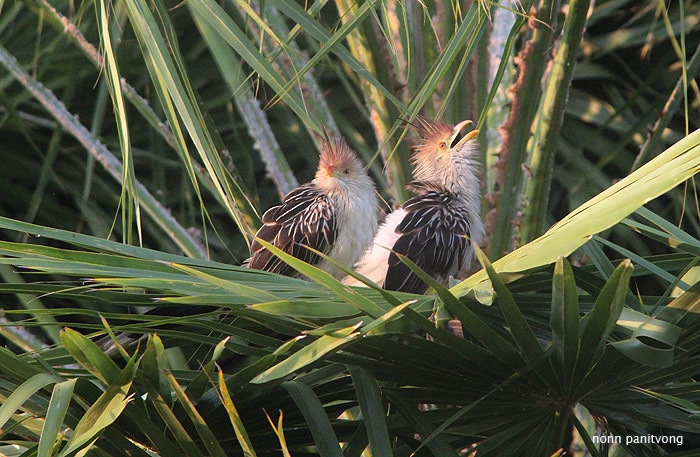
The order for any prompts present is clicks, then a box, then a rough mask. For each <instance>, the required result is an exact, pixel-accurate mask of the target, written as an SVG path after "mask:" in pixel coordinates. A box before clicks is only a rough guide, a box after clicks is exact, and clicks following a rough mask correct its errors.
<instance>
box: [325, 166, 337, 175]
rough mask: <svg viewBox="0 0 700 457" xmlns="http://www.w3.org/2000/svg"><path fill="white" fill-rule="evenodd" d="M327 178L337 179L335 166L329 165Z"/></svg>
mask: <svg viewBox="0 0 700 457" xmlns="http://www.w3.org/2000/svg"><path fill="white" fill-rule="evenodd" d="M326 176H328V177H330V178H333V177H335V167H334V166H333V165H328V166H327V167H326Z"/></svg>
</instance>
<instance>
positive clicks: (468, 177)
mask: <svg viewBox="0 0 700 457" xmlns="http://www.w3.org/2000/svg"><path fill="white" fill-rule="evenodd" d="M415 182H418V183H420V184H421V187H426V188H429V189H430V190H434V191H438V192H445V193H450V194H452V195H454V196H455V197H456V198H458V199H460V200H466V201H479V195H480V192H481V183H480V182H479V178H478V177H477V170H476V168H475V166H474V164H473V163H471V162H470V161H469V160H468V159H466V158H457V159H456V160H455V161H454V162H452V163H451V164H450V166H445V167H439V166H433V167H430V168H428V167H426V168H420V167H419V168H418V169H417V170H416V173H415Z"/></svg>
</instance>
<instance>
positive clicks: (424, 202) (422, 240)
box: [384, 191, 472, 294]
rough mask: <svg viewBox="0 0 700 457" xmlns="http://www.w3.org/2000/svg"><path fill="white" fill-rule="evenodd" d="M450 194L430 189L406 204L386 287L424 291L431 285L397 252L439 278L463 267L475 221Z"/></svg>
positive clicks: (399, 225) (388, 270)
mask: <svg viewBox="0 0 700 457" xmlns="http://www.w3.org/2000/svg"><path fill="white" fill-rule="evenodd" d="M453 200H454V196H453V195H451V194H449V193H443V192H438V191H428V192H426V193H423V194H422V195H419V196H417V197H414V198H412V199H410V200H408V201H406V203H404V204H403V206H402V208H403V209H404V210H406V211H407V214H406V216H405V217H404V218H403V220H402V221H401V222H400V223H399V224H398V226H397V227H396V233H397V234H400V236H399V238H398V239H397V241H396V243H395V244H394V246H393V248H392V252H391V254H390V255H389V262H388V269H387V273H386V277H385V280H384V288H385V289H388V290H397V291H403V292H413V293H418V294H422V293H425V292H426V291H427V290H428V285H427V284H426V283H425V282H424V281H423V280H421V279H420V278H419V277H418V275H416V274H415V273H413V272H412V271H411V269H410V268H409V267H408V266H406V264H404V263H403V262H402V261H401V260H400V259H399V257H398V256H397V254H402V255H404V256H406V257H408V258H409V259H410V260H411V261H412V262H413V263H415V264H416V265H417V266H418V267H420V268H421V269H422V270H423V271H425V272H426V273H428V274H429V275H430V276H431V277H432V278H434V279H436V280H438V281H444V280H446V279H447V277H448V276H450V275H454V274H456V273H457V271H459V269H460V268H461V267H462V266H463V264H464V261H465V258H466V255H467V252H468V250H469V247H470V244H471V241H470V239H469V238H468V236H469V230H470V226H471V225H472V221H471V218H470V215H469V213H468V212H467V211H465V209H464V208H463V207H461V206H460V205H453V204H451V203H452V201H453Z"/></svg>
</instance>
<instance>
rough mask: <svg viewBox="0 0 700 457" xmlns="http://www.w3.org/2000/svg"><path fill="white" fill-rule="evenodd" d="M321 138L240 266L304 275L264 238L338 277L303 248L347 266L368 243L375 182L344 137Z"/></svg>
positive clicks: (106, 347)
mask: <svg viewBox="0 0 700 457" xmlns="http://www.w3.org/2000/svg"><path fill="white" fill-rule="evenodd" d="M320 142H321V154H320V158H319V165H318V169H317V170H316V174H315V177H314V179H313V180H312V181H311V182H309V183H306V184H303V185H301V186H299V187H298V188H296V189H294V190H292V191H291V192H289V193H288V194H287V195H286V196H285V197H284V198H283V199H282V203H281V204H280V205H277V206H274V207H272V208H270V209H268V210H267V211H266V212H265V213H264V214H263V217H262V222H263V225H262V227H260V229H259V230H258V231H257V234H256V235H255V240H254V241H253V243H252V244H251V255H250V257H249V258H248V259H247V260H245V261H244V262H243V266H245V267H248V268H253V269H257V270H264V271H268V272H273V273H278V274H281V275H285V276H292V277H299V278H302V279H304V277H303V276H302V275H301V274H300V273H298V272H297V271H296V270H295V269H294V268H292V267H291V266H290V265H288V264H287V263H286V262H284V261H282V259H280V258H279V257H277V256H276V255H274V254H273V253H272V252H271V251H270V250H268V249H267V248H266V247H264V246H263V245H262V244H261V243H260V242H259V241H258V240H265V241H267V242H268V243H270V244H272V245H273V246H275V247H277V248H279V249H281V250H282V251H284V252H287V253H288V254H291V255H292V256H294V257H296V258H298V259H300V260H303V261H305V262H307V263H309V264H312V265H315V266H316V267H318V268H319V269H321V270H323V271H326V272H327V273H329V274H331V275H332V276H334V277H336V278H337V279H342V277H343V276H344V275H345V272H344V271H343V270H342V269H341V268H338V267H337V266H335V265H334V264H333V263H331V262H329V261H327V260H325V259H323V258H322V257H321V256H320V255H318V254H317V253H315V252H313V251H311V250H309V249H307V248H313V249H314V250H316V251H319V252H322V253H323V254H325V255H327V256H328V257H329V258H331V259H333V261H335V262H337V263H338V264H340V265H343V266H344V267H346V268H348V269H350V268H352V266H353V264H354V263H355V262H356V261H357V259H358V258H359V256H360V255H361V254H362V253H363V252H364V251H365V249H366V248H367V247H368V246H369V245H370V244H371V243H372V239H373V238H374V235H375V232H376V231H377V225H378V224H377V215H378V211H379V202H378V198H377V193H376V191H375V187H374V182H373V181H372V179H371V178H370V177H369V175H368V174H367V171H366V170H365V167H364V166H363V165H362V162H361V161H360V159H359V158H358V157H357V155H356V154H355V152H354V151H353V150H352V149H350V147H349V146H348V144H347V143H346V142H345V140H344V139H343V138H342V137H339V136H335V135H332V134H330V133H329V132H325V131H324V135H323V137H322V138H321V141H320ZM216 309H217V307H216V306H213V305H199V306H187V307H168V308H165V309H160V308H159V309H156V310H153V311H152V312H149V313H148V314H158V315H167V316H186V315H196V314H202V313H206V312H211V311H215V310H216ZM143 337H144V335H138V334H134V333H129V332H127V333H118V334H117V336H116V340H117V341H116V342H117V343H118V344H120V345H121V346H132V345H134V344H135V343H136V342H137V341H140V340H142V339H143ZM96 343H97V345H98V346H99V347H100V348H101V349H102V350H103V351H104V352H105V353H106V354H107V355H109V356H110V357H114V356H116V355H117V354H118V353H119V352H118V348H117V344H115V341H114V340H112V338H111V337H110V336H105V337H102V338H101V339H99V340H98V341H97V342H96Z"/></svg>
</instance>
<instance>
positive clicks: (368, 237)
mask: <svg viewBox="0 0 700 457" xmlns="http://www.w3.org/2000/svg"><path fill="white" fill-rule="evenodd" d="M346 196H349V197H350V198H346ZM332 198H333V199H334V203H335V205H336V215H337V217H338V223H337V227H338V235H337V237H336V241H335V244H334V245H333V248H332V249H331V250H330V252H329V253H328V256H329V257H331V258H333V260H335V261H336V262H337V263H339V264H341V265H343V266H345V267H347V268H352V267H353V265H354V264H355V262H357V260H358V259H359V258H360V256H361V255H362V253H363V252H365V250H366V249H367V247H368V246H369V245H370V244H371V243H372V240H373V239H374V235H375V233H376V232H377V198H376V194H375V192H374V187H372V186H371V185H370V186H367V188H366V189H362V190H357V192H353V193H352V195H349V194H348V193H344V194H342V195H341V194H335V195H334V196H333V197H332ZM319 268H321V269H322V270H325V271H328V272H329V273H330V274H331V275H333V276H335V277H336V278H338V279H340V278H342V277H343V276H345V272H343V271H342V270H341V269H340V268H337V267H335V266H333V265H330V264H329V263H328V262H326V261H323V262H321V264H320V265H319Z"/></svg>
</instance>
